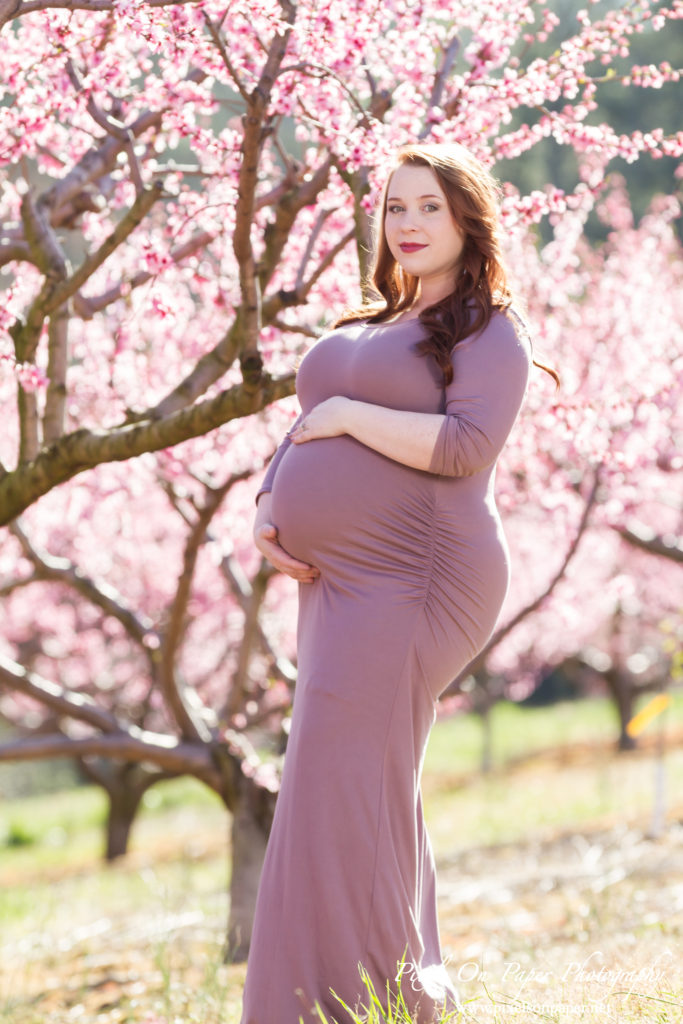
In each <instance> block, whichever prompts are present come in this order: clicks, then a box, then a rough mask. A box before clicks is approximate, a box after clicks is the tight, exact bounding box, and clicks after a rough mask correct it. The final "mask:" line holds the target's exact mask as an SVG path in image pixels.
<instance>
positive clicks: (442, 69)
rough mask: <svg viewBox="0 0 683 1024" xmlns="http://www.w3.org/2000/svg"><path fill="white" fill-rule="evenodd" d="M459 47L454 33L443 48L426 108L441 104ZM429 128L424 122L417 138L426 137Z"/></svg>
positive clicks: (458, 39) (458, 37) (457, 38)
mask: <svg viewBox="0 0 683 1024" xmlns="http://www.w3.org/2000/svg"><path fill="white" fill-rule="evenodd" d="M459 49H460V36H458V35H454V36H453V38H452V39H451V41H450V43H449V44H448V46H447V47H446V48H445V49H444V51H443V57H442V60H441V64H440V65H439V70H438V71H437V72H436V74H435V75H434V84H433V86H432V92H431V95H430V97H429V103H428V105H427V109H428V110H429V109H433V108H434V107H439V106H441V99H442V97H443V91H444V89H445V87H446V82H447V80H448V76H449V75H450V73H451V70H452V68H453V64H454V63H455V59H456V57H457V56H458V50H459ZM430 130H431V126H430V125H429V124H426V125H425V126H424V128H423V129H422V131H421V132H420V134H419V135H418V138H419V139H420V140H422V139H424V138H426V137H427V135H429V132H430Z"/></svg>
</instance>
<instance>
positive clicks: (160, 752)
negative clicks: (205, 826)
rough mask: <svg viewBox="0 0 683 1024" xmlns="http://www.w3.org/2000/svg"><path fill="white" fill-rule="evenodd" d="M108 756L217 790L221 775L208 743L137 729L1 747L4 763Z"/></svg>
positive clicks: (15, 742) (33, 739)
mask: <svg viewBox="0 0 683 1024" xmlns="http://www.w3.org/2000/svg"><path fill="white" fill-rule="evenodd" d="M93 756H99V757H107V758H111V759H112V760H116V761H129V762H130V761H133V762H138V763H140V762H143V761H148V762H151V763H152V764H155V765H157V766H158V767H159V768H162V769H164V770H165V771H168V772H173V774H175V775H195V776H197V777H198V778H200V779H202V780H203V781H204V782H206V783H207V784H208V785H210V786H211V787H212V788H213V789H218V790H219V789H220V776H219V773H218V772H217V771H216V769H215V768H214V766H213V763H212V759H211V751H210V749H209V748H208V747H207V746H205V745H204V744H199V743H183V742H180V741H178V740H177V739H175V738H174V737H171V736H164V735H162V734H160V733H152V732H147V731H145V730H142V729H135V728H133V729H132V730H131V732H129V733H127V732H122V733H117V734H114V735H112V734H109V735H107V736H86V737H83V738H80V739H71V738H70V737H68V736H64V735H62V734H61V733H54V734H52V735H48V736H27V737H22V738H21V739H19V740H13V741H10V742H9V743H2V744H0V761H35V760H43V759H45V758H52V757H78V758H80V757H93Z"/></svg>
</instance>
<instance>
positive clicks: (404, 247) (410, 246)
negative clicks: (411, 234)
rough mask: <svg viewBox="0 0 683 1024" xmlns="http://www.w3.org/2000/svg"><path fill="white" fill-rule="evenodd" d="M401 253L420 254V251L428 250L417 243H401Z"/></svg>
mask: <svg viewBox="0 0 683 1024" xmlns="http://www.w3.org/2000/svg"><path fill="white" fill-rule="evenodd" d="M399 248H400V250H401V252H418V251H419V250H420V249H426V248H427V246H426V245H418V243H417V242H401V244H400V246H399Z"/></svg>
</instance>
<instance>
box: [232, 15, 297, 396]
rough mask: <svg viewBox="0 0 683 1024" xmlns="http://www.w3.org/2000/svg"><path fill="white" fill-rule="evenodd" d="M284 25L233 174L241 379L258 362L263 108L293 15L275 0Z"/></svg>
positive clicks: (252, 102)
mask: <svg viewBox="0 0 683 1024" xmlns="http://www.w3.org/2000/svg"><path fill="white" fill-rule="evenodd" d="M280 6H281V8H282V12H283V21H284V22H285V24H286V28H285V29H284V30H283V31H282V32H280V31H279V30H278V31H277V32H275V33H274V34H273V37H272V39H271V43H270V47H269V49H268V54H267V56H266V61H265V64H264V65H263V68H262V70H261V74H260V76H259V80H258V84H257V85H256V87H255V88H254V90H253V91H252V92H251V93H250V94H249V96H248V98H247V110H246V113H245V114H244V117H243V119H242V123H243V125H244V135H243V137H242V162H241V164H240V169H239V175H238V180H237V203H236V204H235V230H234V233H233V238H232V245H233V250H234V253H235V259H236V260H237V265H238V267H239V280H240V293H241V296H242V303H241V306H240V308H239V310H238V312H237V319H236V328H237V335H238V339H239V340H238V350H239V352H240V353H241V355H240V363H241V366H242V374H243V376H244V379H245V381H251V380H254V379H256V377H257V376H258V375H259V374H260V372H261V368H262V361H261V355H260V353H259V350H258V338H259V332H260V328H261V282H260V281H259V278H258V276H257V274H256V264H255V260H254V250H253V247H252V243H251V227H252V223H253V220H254V213H255V203H256V188H257V185H258V170H259V163H260V158H261V149H262V147H263V143H264V142H265V139H266V137H267V135H268V127H267V123H266V124H264V122H267V120H268V119H267V115H266V112H267V109H268V104H269V102H270V94H271V91H272V88H273V84H274V82H275V79H276V78H277V76H278V73H279V71H280V69H281V67H282V62H283V60H284V58H285V54H286V52H287V45H288V43H289V37H290V35H291V33H292V26H293V24H294V20H295V18H296V7H295V5H294V4H293V3H292V2H291V0H280Z"/></svg>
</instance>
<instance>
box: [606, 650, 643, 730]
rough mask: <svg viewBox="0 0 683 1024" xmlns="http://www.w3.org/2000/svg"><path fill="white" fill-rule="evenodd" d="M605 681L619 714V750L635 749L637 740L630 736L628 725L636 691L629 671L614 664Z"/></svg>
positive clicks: (631, 715) (607, 672)
mask: <svg viewBox="0 0 683 1024" xmlns="http://www.w3.org/2000/svg"><path fill="white" fill-rule="evenodd" d="M604 675H605V682H606V683H607V687H608V689H609V692H610V695H611V697H612V700H613V701H614V703H615V706H616V709H617V714H618V715H619V741H618V744H617V747H618V749H619V750H633V748H634V747H635V746H636V740H635V738H634V737H633V736H629V734H628V732H627V731H626V726H627V725H628V723H629V722H630V721H631V719H632V718H633V698H634V695H635V691H634V688H633V686H632V685H631V679H630V676H629V673H628V672H626V671H624V670H623V669H622V668H621V667H620V666H619V665H616V664H615V665H613V666H612V667H611V668H609V669H607V671H606V672H605V673H604Z"/></svg>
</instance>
